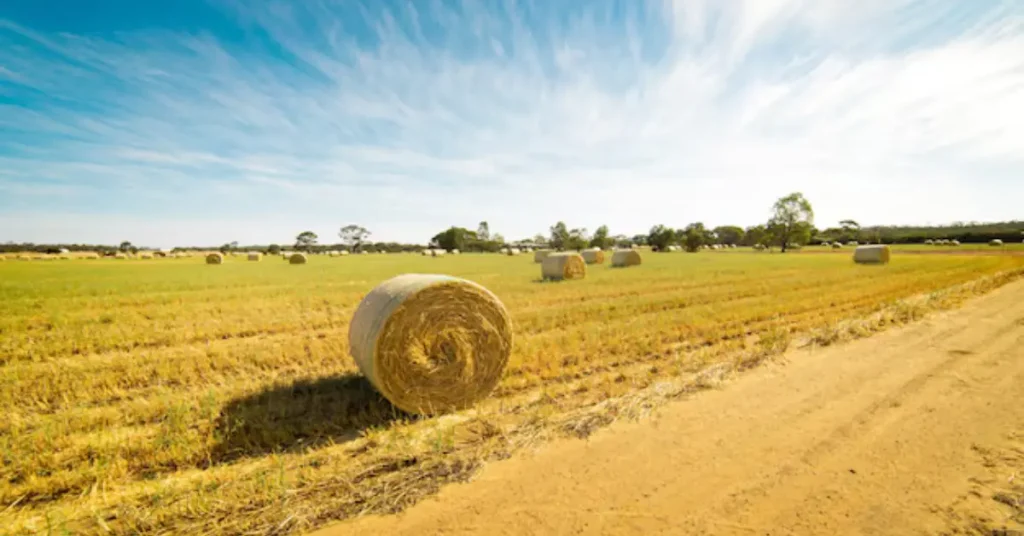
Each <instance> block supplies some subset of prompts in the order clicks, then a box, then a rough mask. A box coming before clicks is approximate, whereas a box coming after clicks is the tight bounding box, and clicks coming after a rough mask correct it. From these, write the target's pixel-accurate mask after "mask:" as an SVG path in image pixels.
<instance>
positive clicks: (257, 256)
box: [246, 251, 263, 262]
mask: <svg viewBox="0 0 1024 536" xmlns="http://www.w3.org/2000/svg"><path fill="white" fill-rule="evenodd" d="M246 258H247V259H249V260H250V261H253V262H260V260H261V259H263V254H262V253H260V252H259V251H250V252H249V255H247V256H246Z"/></svg>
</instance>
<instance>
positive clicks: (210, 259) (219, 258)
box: [206, 253, 224, 264]
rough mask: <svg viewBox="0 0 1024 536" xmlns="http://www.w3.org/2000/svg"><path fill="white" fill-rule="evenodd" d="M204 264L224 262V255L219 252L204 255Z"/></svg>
mask: <svg viewBox="0 0 1024 536" xmlns="http://www.w3.org/2000/svg"><path fill="white" fill-rule="evenodd" d="M206 264H224V255H223V254H221V253H210V254H209V255H207V256H206Z"/></svg>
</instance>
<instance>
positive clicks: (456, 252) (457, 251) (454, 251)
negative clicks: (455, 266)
mask: <svg viewBox="0 0 1024 536" xmlns="http://www.w3.org/2000/svg"><path fill="white" fill-rule="evenodd" d="M450 253H451V254H452V255H458V254H459V250H457V249H453V250H451V251H450Z"/></svg>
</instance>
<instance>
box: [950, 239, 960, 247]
mask: <svg viewBox="0 0 1024 536" xmlns="http://www.w3.org/2000/svg"><path fill="white" fill-rule="evenodd" d="M949 245H951V246H959V245H960V241H959V240H950V241H949Z"/></svg>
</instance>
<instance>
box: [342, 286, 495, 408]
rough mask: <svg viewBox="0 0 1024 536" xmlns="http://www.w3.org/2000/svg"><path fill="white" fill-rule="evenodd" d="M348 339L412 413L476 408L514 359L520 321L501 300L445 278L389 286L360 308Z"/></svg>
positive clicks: (372, 374) (371, 373) (368, 372)
mask: <svg viewBox="0 0 1024 536" xmlns="http://www.w3.org/2000/svg"><path fill="white" fill-rule="evenodd" d="M348 335H349V348H350V349H351V350H350V352H351V354H352V357H353V358H354V359H355V361H356V365H358V366H359V370H360V371H362V373H363V374H364V375H365V376H366V378H367V379H368V380H369V381H370V383H371V384H372V385H373V386H374V387H375V388H376V389H377V391H379V392H380V394H381V395H383V396H384V398H387V399H388V400H389V401H391V403H392V404H394V405H395V407H397V408H399V409H402V410H404V411H407V412H409V413H419V414H437V413H444V412H449V411H454V410H459V409H463V408H467V407H470V406H472V405H473V404H474V403H476V402H477V401H479V400H481V399H483V398H485V397H486V396H487V395H489V394H490V393H491V391H493V390H494V387H495V386H496V385H497V384H498V382H499V381H500V380H501V376H502V374H503V372H504V370H505V366H506V365H507V364H508V358H509V355H510V354H511V353H512V321H511V319H510V318H509V315H508V312H507V311H506V310H505V306H504V305H503V304H502V303H501V300H499V299H498V298H497V296H495V295H494V294H492V293H491V292H490V291H489V290H487V289H486V288H484V287H482V286H480V285H478V284H476V283H473V282H472V281H466V280H464V279H458V278H455V277H450V276H445V275H426V274H405V275H400V276H398V277H394V278H392V279H389V280H387V281H385V282H383V283H381V284H380V285H378V286H377V287H376V288H375V289H373V290H372V291H371V292H370V293H369V294H367V295H366V297H364V298H363V301H362V302H360V304H359V307H358V308H357V309H356V312H355V314H354V315H353V317H352V322H351V324H350V325H349V332H348Z"/></svg>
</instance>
